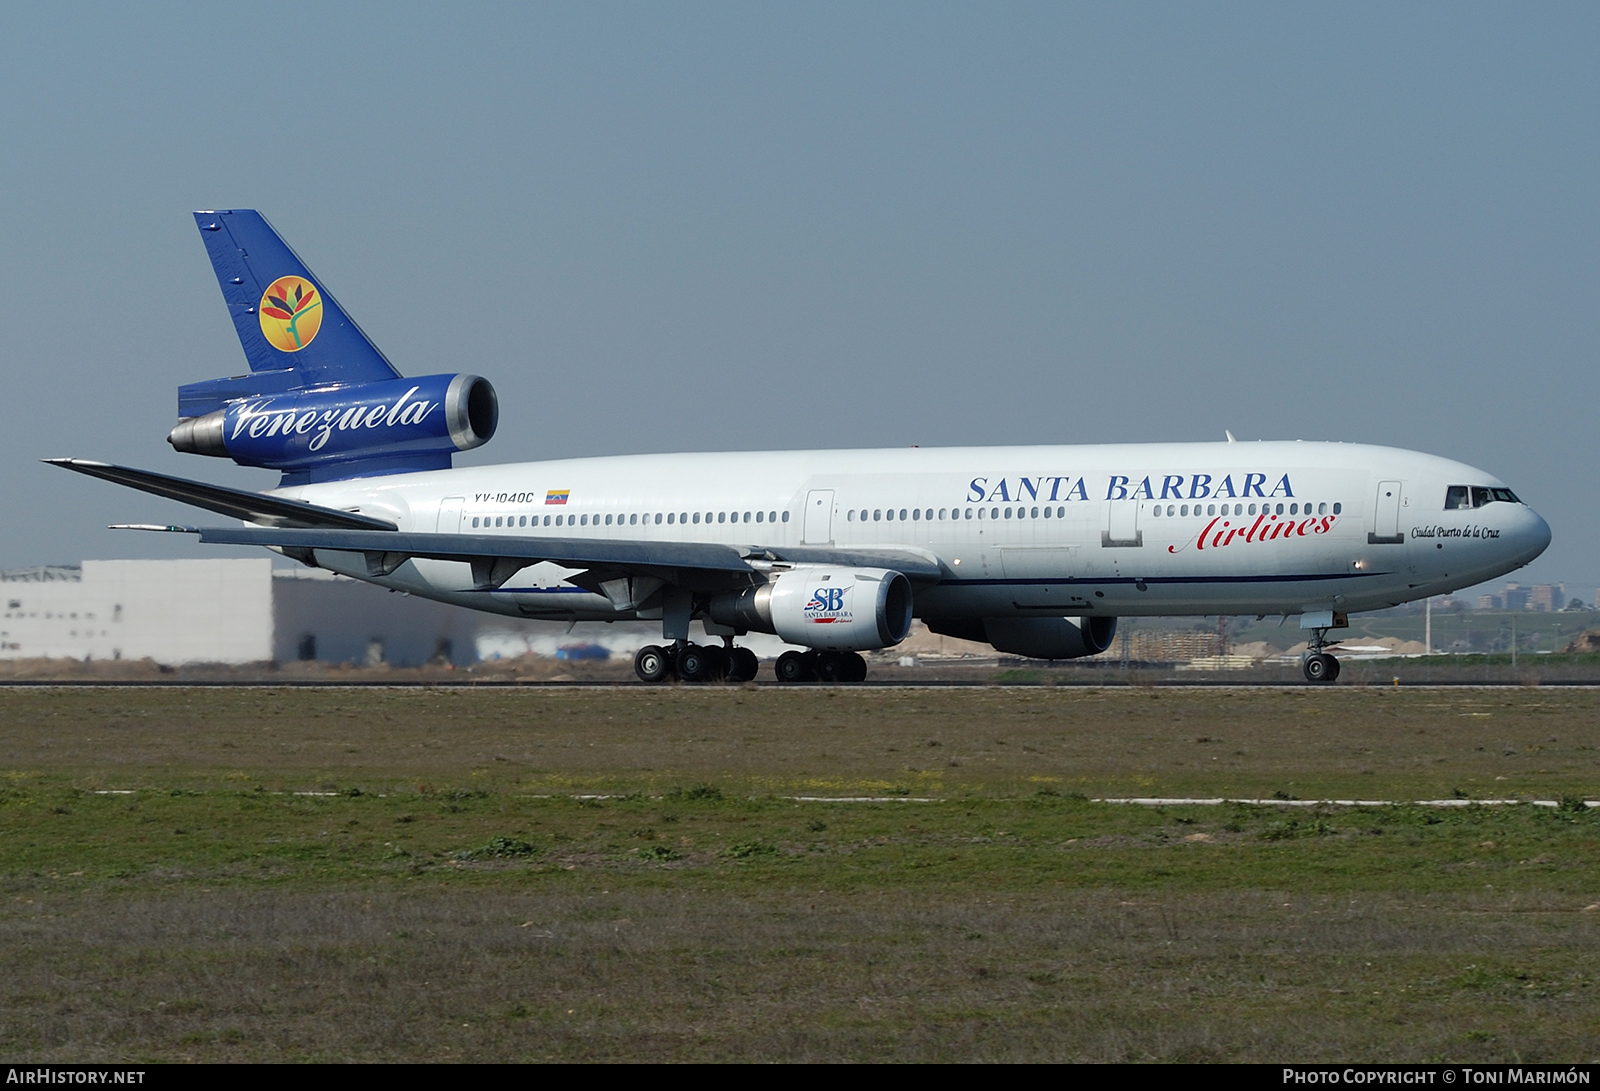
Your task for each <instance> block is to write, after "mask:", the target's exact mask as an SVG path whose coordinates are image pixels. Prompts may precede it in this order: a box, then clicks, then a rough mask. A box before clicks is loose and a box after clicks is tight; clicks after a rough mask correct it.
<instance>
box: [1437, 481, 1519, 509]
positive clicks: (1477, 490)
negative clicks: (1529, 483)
mask: <svg viewBox="0 0 1600 1091" xmlns="http://www.w3.org/2000/svg"><path fill="white" fill-rule="evenodd" d="M1497 500H1498V501H1503V502H1504V503H1507V504H1520V503H1522V501H1521V500H1518V499H1517V494H1516V493H1514V492H1512V491H1511V490H1510V489H1491V488H1490V487H1489V486H1487V485H1471V486H1468V485H1451V486H1450V487H1449V488H1447V489H1445V491H1444V510H1445V511H1455V510H1457V509H1458V508H1481V507H1483V506H1484V505H1485V504H1493V503H1494V502H1495V501H1497Z"/></svg>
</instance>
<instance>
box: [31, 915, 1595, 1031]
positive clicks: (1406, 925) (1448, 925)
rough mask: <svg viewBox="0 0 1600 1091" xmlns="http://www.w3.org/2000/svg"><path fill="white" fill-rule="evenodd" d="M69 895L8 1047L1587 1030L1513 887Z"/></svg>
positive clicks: (1591, 1009)
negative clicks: (1450, 890) (1507, 890)
mask: <svg viewBox="0 0 1600 1091" xmlns="http://www.w3.org/2000/svg"><path fill="white" fill-rule="evenodd" d="M68 904H70V905H71V911H70V913H68V914H51V913H49V912H48V911H47V910H45V909H40V910H39V911H36V912H34V913H32V914H31V915H29V916H25V917H24V916H21V915H19V914H16V913H12V914H8V916H7V919H6V921H5V929H4V930H5V939H6V946H7V948H8V950H10V951H11V952H13V954H12V955H11V957H10V958H9V959H8V962H9V963H10V965H9V967H8V973H7V977H6V982H5V985H4V989H3V1002H4V1010H5V1012H6V1018H5V1020H4V1022H5V1025H6V1026H7V1027H8V1028H9V1030H8V1031H7V1032H6V1033H5V1034H4V1037H3V1038H0V1046H3V1048H4V1050H5V1052H6V1054H7V1055H8V1056H9V1057H11V1058H13V1059H14V1060H19V1061H20V1060H23V1059H39V1058H56V1059H62V1058H72V1059H75V1060H105V1061H110V1060H128V1059H136V1058H151V1059H156V1058H159V1059H170V1060H302V1059H309V1060H508V1059H584V1060H595V1059H614V1060H623V1059H626V1060H767V1061H771V1060H842V1059H857V1060H1089V1061H1120V1060H1191V1061H1193V1060H1256V1061H1262V1060H1283V1059H1286V1058H1293V1059H1297V1060H1303V1061H1311V1060H1321V1061H1336V1060H1344V1061H1382V1060H1396V1059H1410V1060H1419V1059H1440V1058H1448V1059H1451V1060H1456V1061H1491V1060H1505V1059H1508V1058H1520V1059H1521V1060H1524V1061H1539V1060H1544V1061H1568V1060H1572V1059H1575V1058H1576V1059H1581V1060H1589V1059H1592V1056H1593V1054H1594V1052H1595V1045H1596V1041H1597V1038H1596V1032H1597V1030H1600V1027H1597V1024H1596V1018H1595V1017H1596V1009H1595V1003H1594V991H1595V990H1596V988H1600V979H1597V977H1596V974H1595V972H1594V971H1595V966H1596V960H1595V955H1596V946H1597V936H1596V923H1595V915H1594V914H1592V913H1591V914H1587V915H1585V914H1580V913H1574V912H1572V911H1571V910H1570V908H1568V907H1565V906H1561V907H1558V906H1553V905H1549V904H1540V903H1539V901H1538V900H1537V899H1520V900H1519V899H1506V898H1499V899H1483V898H1472V899H1470V900H1468V901H1467V902H1466V903H1465V904H1462V903H1459V902H1458V903H1457V904H1455V905H1452V906H1448V907H1446V906H1442V905H1433V904H1416V903H1408V902H1405V901H1399V900H1395V899H1391V898H1358V899H1350V898H1346V897H1312V898H1295V899H1292V900H1286V896H1283V895H1279V894H1267V893H1251V894H1246V895H1243V896H1241V895H1239V894H1237V893H1229V894H1213V895H1194V894H1189V895H1166V896H1155V897H1152V896H1137V897H1134V898H1127V897H1120V896H1118V895H1116V894H1113V893H1102V892H1076V893H1071V894H1068V895H1066V896H1062V897H1052V898H1048V899H1038V898H1019V897H1014V896H1013V897H989V898H984V897H973V896H971V893H970V892H968V893H967V895H966V896H958V897H954V898H951V897H946V898H939V899H935V900H933V901H932V903H931V904H930V903H929V902H928V901H927V900H925V899H923V898H915V899H913V898H908V897H906V896H905V894H904V893H899V892H895V891H892V890H887V891H880V892H876V893H872V894H867V895H864V896H860V897H855V898H851V899H848V900H845V899H839V898H825V897H820V898H819V897H818V896H817V895H815V894H811V893H808V892H805V891H798V890H790V891H779V892H773V893H771V894H768V895H765V896H752V897H741V898H731V899H730V898H728V897H726V896H725V895H718V894H713V893H711V892H707V891H703V890H698V889H695V888H694V886H692V885H690V886H687V887H684V888H678V889H668V890H638V889H635V890H619V891H616V892H614V893H601V892H599V891H594V892H591V893H587V894H570V893H553V892H549V891H541V890H528V891H509V890H501V891H495V892H492V893H486V892H479V893H477V894H475V895H474V896H471V897H463V896H461V893H460V892H452V891H448V890H440V889H437V888H435V889H424V890H415V891H394V890H370V891H360V892H351V891H343V892H326V893H324V892H288V891H277V890H253V891H218V892H211V893H200V892H188V893H182V894H170V895H165V896H146V897H140V898H137V899H131V900H129V899H120V898H112V899H107V898H89V899H84V900H82V901H78V902H76V903H68ZM58 908H64V906H61V907H58Z"/></svg>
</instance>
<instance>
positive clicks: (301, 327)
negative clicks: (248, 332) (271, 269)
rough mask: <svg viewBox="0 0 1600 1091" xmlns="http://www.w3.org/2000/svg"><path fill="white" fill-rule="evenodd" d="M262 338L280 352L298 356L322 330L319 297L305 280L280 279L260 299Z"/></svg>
mask: <svg viewBox="0 0 1600 1091" xmlns="http://www.w3.org/2000/svg"><path fill="white" fill-rule="evenodd" d="M258 309H259V311H260V312H261V313H260V314H259V315H258V317H259V318H260V319H261V336H263V337H265V338H266V339H267V344H269V345H271V346H272V347H273V348H275V349H277V350H278V351H279V352H299V351H300V350H301V349H303V348H305V347H306V346H307V345H309V344H311V342H312V340H313V339H314V338H315V337H316V336H317V331H318V330H320V329H321V328H322V293H321V292H319V291H317V288H316V285H314V284H312V283H311V282H310V281H309V280H307V279H306V278H305V277H279V278H278V279H277V280H275V281H273V282H272V283H271V285H269V286H268V288H267V290H266V291H265V292H263V293H262V295H261V306H260V307H259V308H258Z"/></svg>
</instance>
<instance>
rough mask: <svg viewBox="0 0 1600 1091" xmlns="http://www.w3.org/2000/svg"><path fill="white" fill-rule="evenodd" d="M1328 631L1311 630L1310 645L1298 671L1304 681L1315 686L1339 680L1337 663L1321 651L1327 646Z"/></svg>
mask: <svg viewBox="0 0 1600 1091" xmlns="http://www.w3.org/2000/svg"><path fill="white" fill-rule="evenodd" d="M1327 638H1328V630H1326V629H1313V630H1312V633H1311V645H1310V648H1309V650H1308V652H1307V654H1306V657H1305V658H1304V659H1302V660H1301V661H1300V671H1301V673H1302V674H1304V675H1305V677H1306V681H1307V682H1311V683H1313V684H1316V685H1322V684H1326V683H1328V682H1334V681H1337V680H1338V678H1339V661H1338V660H1337V659H1335V658H1334V657H1333V656H1331V655H1329V654H1328V653H1327V652H1325V651H1323V649H1324V648H1326V647H1327V646H1328V642H1327Z"/></svg>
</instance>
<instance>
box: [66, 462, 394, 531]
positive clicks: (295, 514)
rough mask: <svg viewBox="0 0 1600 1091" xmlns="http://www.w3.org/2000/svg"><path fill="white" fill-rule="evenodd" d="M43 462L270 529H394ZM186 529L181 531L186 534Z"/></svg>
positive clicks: (160, 479) (243, 494)
mask: <svg viewBox="0 0 1600 1091" xmlns="http://www.w3.org/2000/svg"><path fill="white" fill-rule="evenodd" d="M44 461H46V462H48V463H50V465H52V466H60V467H61V468H63V469H66V470H76V471H77V472H78V473H80V474H88V475H89V476H90V477H99V478H104V479H105V480H107V481H114V482H116V483H117V484H118V485H126V486H128V487H129V488H130V489H138V490H140V491H141V492H148V493H154V494H155V495H156V496H164V497H166V498H167V499H169V500H177V501H180V502H182V503H185V504H193V505H194V506H195V507H197V508H205V509H206V510H207V511H214V512H216V513H217V514H219V515H227V516H231V517H233V518H235V519H243V520H245V521H246V522H250V523H260V524H262V525H264V526H270V527H339V528H346V529H349V530H365V531H392V530H394V529H395V525H394V524H393V523H391V522H389V521H388V520H387V519H374V518H372V517H371V516H367V515H358V514H356V513H355V512H349V511H338V510H337V509H334V508H324V507H319V506H318V505H316V504H307V503H305V502H304V501H301V500H288V499H285V498H283V497H280V496H263V495H261V494H260V493H256V492H249V491H248V490H245V489H230V488H227V487H226V486H224V485H208V484H206V483H205V482H203V481H186V480H184V479H183V478H181V477H168V476H167V475H166V474H157V473H151V472H150V471H148V470H133V469H129V468H128V467H126V466H112V465H110V464H109V463H105V462H91V461H89V460H88V459H84V458H47V459H45V460H44ZM186 529H187V528H186Z"/></svg>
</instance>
